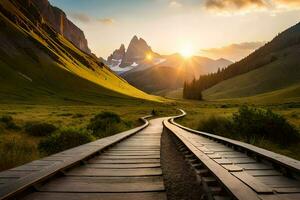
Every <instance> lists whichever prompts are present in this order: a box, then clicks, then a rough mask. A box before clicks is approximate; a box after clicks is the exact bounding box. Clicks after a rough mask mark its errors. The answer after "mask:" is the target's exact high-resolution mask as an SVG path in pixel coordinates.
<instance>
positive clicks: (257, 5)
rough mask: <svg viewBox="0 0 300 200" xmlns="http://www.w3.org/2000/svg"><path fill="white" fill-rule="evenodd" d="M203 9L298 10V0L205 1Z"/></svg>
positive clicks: (235, 10)
mask: <svg viewBox="0 0 300 200" xmlns="http://www.w3.org/2000/svg"><path fill="white" fill-rule="evenodd" d="M205 8H206V9H208V10H213V11H221V12H230V13H233V12H249V11H257V10H273V11H280V10H281V9H283V8H284V9H285V10H287V9H288V10H295V9H300V0H206V1H205Z"/></svg>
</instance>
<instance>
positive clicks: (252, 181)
mask: <svg viewBox="0 0 300 200" xmlns="http://www.w3.org/2000/svg"><path fill="white" fill-rule="evenodd" d="M232 174H233V175H234V176H235V177H237V178H238V179H240V180H241V181H243V182H244V183H245V184H246V185H248V186H249V187H251V188H252V189H253V190H254V191H256V192H258V193H273V190H272V188H270V187H269V186H267V185H265V184H264V183H262V182H261V181H260V180H258V179H257V178H255V177H253V176H251V175H249V174H248V173H246V172H232Z"/></svg>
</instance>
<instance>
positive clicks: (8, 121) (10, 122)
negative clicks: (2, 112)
mask: <svg viewBox="0 0 300 200" xmlns="http://www.w3.org/2000/svg"><path fill="white" fill-rule="evenodd" d="M0 122H2V123H4V124H5V128H7V129H12V130H20V129H21V128H20V127H19V126H18V125H17V124H16V123H15V122H14V119H13V118H12V116H9V115H6V116H2V117H1V118H0Z"/></svg>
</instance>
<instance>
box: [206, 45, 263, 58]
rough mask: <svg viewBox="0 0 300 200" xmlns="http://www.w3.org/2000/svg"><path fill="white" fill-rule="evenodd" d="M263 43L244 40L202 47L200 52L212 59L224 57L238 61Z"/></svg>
mask: <svg viewBox="0 0 300 200" xmlns="http://www.w3.org/2000/svg"><path fill="white" fill-rule="evenodd" d="M264 44H265V42H244V43H239V44H231V45H228V46H224V47H220V48H209V49H202V50H201V54H202V55H203V56H207V57H211V58H214V59H218V58H226V59H229V60H232V61H238V60H240V59H242V58H244V57H246V56H247V55H249V54H250V53H252V52H253V51H254V50H256V49H258V48H259V47H261V46H263V45H264Z"/></svg>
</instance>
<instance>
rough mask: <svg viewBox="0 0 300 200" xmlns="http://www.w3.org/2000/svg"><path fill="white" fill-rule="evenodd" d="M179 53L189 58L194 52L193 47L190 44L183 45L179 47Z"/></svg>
mask: <svg viewBox="0 0 300 200" xmlns="http://www.w3.org/2000/svg"><path fill="white" fill-rule="evenodd" d="M179 53H180V55H181V56H182V57H184V58H190V57H192V56H193V54H194V49H193V47H192V46H191V45H185V46H183V47H181V49H180V51H179Z"/></svg>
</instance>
